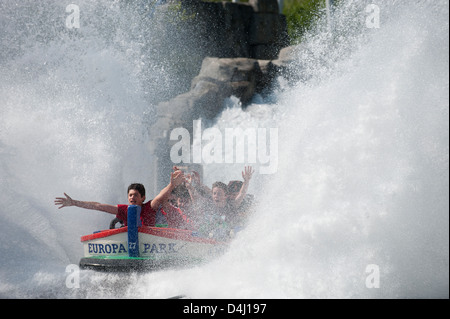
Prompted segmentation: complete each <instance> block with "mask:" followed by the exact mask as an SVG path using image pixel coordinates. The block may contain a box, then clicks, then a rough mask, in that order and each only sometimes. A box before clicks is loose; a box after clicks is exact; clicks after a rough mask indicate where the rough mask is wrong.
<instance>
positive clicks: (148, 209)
mask: <svg viewBox="0 0 450 319" xmlns="http://www.w3.org/2000/svg"><path fill="white" fill-rule="evenodd" d="M184 180H185V177H184V174H183V172H182V171H180V170H176V171H174V172H173V173H172V174H171V176H170V183H169V185H167V186H166V187H165V188H164V189H163V190H162V191H161V193H160V194H159V195H158V196H157V197H156V198H155V200H150V201H148V202H147V203H144V201H145V188H144V185H142V184H131V185H130V186H129V187H128V204H129V205H138V206H141V222H142V225H144V226H152V227H154V226H155V222H156V212H157V211H158V209H160V208H161V206H163V207H165V206H166V205H165V203H162V200H165V199H166V194H167V193H168V192H171V191H172V190H173V189H174V188H175V187H176V186H178V185H180V184H181V183H182V182H183V181H184ZM64 195H65V196H66V197H56V199H55V205H60V207H58V208H59V209H61V208H63V207H69V206H76V207H80V208H85V209H93V210H98V211H102V212H106V213H109V214H113V215H116V217H117V218H118V219H120V220H122V221H123V222H124V224H125V225H126V224H127V215H128V205H109V204H102V203H97V202H87V201H80V200H74V199H72V198H71V197H70V196H69V195H67V194H66V193H64ZM166 214H167V216H166V217H167V221H168V226H169V227H171V228H191V226H190V225H188V223H189V222H188V220H187V218H186V217H185V216H183V213H182V212H181V211H180V210H174V209H167V211H166Z"/></svg>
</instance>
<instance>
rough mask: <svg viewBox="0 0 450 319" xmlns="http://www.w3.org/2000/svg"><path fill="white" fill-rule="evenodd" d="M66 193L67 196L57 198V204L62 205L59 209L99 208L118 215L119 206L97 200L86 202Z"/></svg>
mask: <svg viewBox="0 0 450 319" xmlns="http://www.w3.org/2000/svg"><path fill="white" fill-rule="evenodd" d="M64 195H65V196H66V197H65V198H64V197H56V199H55V205H61V206H60V207H58V209H61V208H63V207H69V206H76V207H80V208H85V209H93V210H99V211H102V212H106V213H109V214H114V215H116V214H117V213H118V211H119V210H118V208H117V206H114V205H108V204H102V203H97V202H85V201H81V200H75V199H72V198H71V197H70V196H69V195H67V194H66V193H64Z"/></svg>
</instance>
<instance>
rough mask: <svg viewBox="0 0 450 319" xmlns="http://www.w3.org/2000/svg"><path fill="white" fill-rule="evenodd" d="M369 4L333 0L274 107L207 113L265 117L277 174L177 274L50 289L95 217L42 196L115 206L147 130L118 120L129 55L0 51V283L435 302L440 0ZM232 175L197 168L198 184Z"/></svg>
mask: <svg viewBox="0 0 450 319" xmlns="http://www.w3.org/2000/svg"><path fill="white" fill-rule="evenodd" d="M367 4H369V2H367V3H363V2H355V1H344V3H343V4H342V8H341V9H339V10H336V12H335V16H334V19H333V26H334V28H335V29H334V31H333V34H330V33H328V32H327V30H326V28H325V29H324V30H319V31H317V32H312V33H311V35H307V36H306V37H305V39H306V40H305V42H304V44H303V45H302V46H301V48H299V52H298V63H297V70H296V71H297V72H299V73H300V74H301V77H302V78H303V79H304V81H303V82H301V83H299V84H298V85H297V86H295V87H292V88H287V89H285V90H284V91H283V92H278V93H277V94H276V100H277V102H276V103H275V104H271V105H258V104H254V105H251V106H250V107H249V108H248V109H247V111H242V110H241V109H239V108H237V107H234V108H229V109H226V110H225V111H224V112H223V114H222V115H221V117H220V118H219V119H218V120H217V123H216V124H215V125H216V127H218V128H220V129H222V128H225V127H228V126H229V125H232V126H234V127H242V128H245V127H248V126H250V127H256V126H260V127H274V126H276V127H278V129H279V154H278V158H279V164H278V165H279V166H278V172H277V174H274V175H273V176H270V178H264V179H262V178H260V177H258V176H256V177H255V179H254V180H253V181H252V182H253V184H252V189H251V190H252V192H253V193H255V195H256V196H257V198H258V199H259V205H258V206H257V207H256V212H255V213H254V215H253V216H252V219H251V221H250V223H249V225H248V227H247V228H246V229H245V230H244V231H242V232H241V233H239V234H238V236H237V237H236V238H235V240H234V241H233V243H232V245H231V247H230V249H229V251H228V253H227V254H225V255H224V256H223V257H221V258H220V259H218V260H216V261H213V262H212V263H210V264H207V265H204V266H202V267H197V268H193V269H186V270H178V271H174V270H170V271H162V272H156V273H150V274H142V275H112V274H101V273H93V272H89V271H86V272H82V273H81V278H80V288H78V289H69V288H67V287H66V286H65V285H64V281H65V278H66V275H67V274H66V273H65V272H64V270H65V266H66V265H67V264H68V263H76V262H77V259H78V258H79V257H80V254H81V244H80V243H79V236H80V235H81V234H86V233H89V232H91V231H93V230H96V229H98V228H102V227H104V225H107V222H108V218H109V216H106V217H105V216H103V215H101V214H100V213H99V214H96V213H92V212H90V211H79V210H76V209H73V210H72V209H69V210H68V211H64V212H63V211H57V210H56V209H55V207H54V206H53V202H52V201H53V198H54V196H56V195H60V194H61V193H62V192H63V191H67V192H68V193H69V194H73V195H76V196H77V197H78V198H80V199H86V200H98V201H103V202H109V203H115V202H117V201H118V200H120V198H122V199H123V200H124V201H125V200H126V199H125V198H124V196H123V194H122V193H123V190H124V189H125V188H126V186H127V184H128V183H129V181H130V179H134V178H137V177H142V174H148V175H146V177H145V178H147V179H150V178H151V172H148V173H147V172H146V171H145V167H143V166H140V164H139V163H141V162H142V161H143V160H144V159H145V160H147V159H146V158H145V157H146V156H147V154H146V153H145V151H144V150H143V151H141V152H140V153H138V154H139V155H138V158H137V159H135V160H134V162H133V163H131V166H130V163H129V158H128V157H127V156H126V153H127V152H129V151H131V149H133V148H132V147H131V146H130V143H129V140H130V139H131V140H133V142H137V144H138V145H144V144H145V143H146V142H147V140H146V139H149V138H150V139H151V137H148V136H145V134H144V133H143V132H145V131H146V130H145V128H143V127H141V126H138V127H136V128H133V129H131V130H130V129H129V127H130V123H136V122H139V119H140V118H141V115H142V113H144V112H145V110H146V104H145V101H144V99H143V98H142V96H143V95H144V94H143V93H142V92H140V91H139V90H138V89H136V88H137V87H138V86H137V85H136V84H137V83H139V81H140V80H141V78H140V77H139V76H137V74H138V73H139V72H138V71H137V69H139V67H138V66H139V61H140V60H139V59H129V58H127V52H128V54H132V52H133V51H126V50H125V51H121V50H112V49H111V47H110V46H102V45H98V46H88V47H86V46H85V45H84V44H82V43H81V44H80V43H79V44H78V45H79V50H84V51H83V54H82V55H80V54H79V53H80V51H79V50H77V51H75V52H74V51H73V47H72V46H70V45H69V44H68V43H71V44H72V42H64V41H62V42H61V43H59V42H56V43H55V42H54V41H50V43H49V44H48V45H38V46H33V49H34V50H35V51H33V52H30V51H27V49H26V48H25V49H24V50H25V52H24V54H23V55H22V56H21V58H19V59H15V60H13V61H11V62H5V63H3V64H2V71H3V72H1V74H2V78H1V87H0V97H1V99H2V102H1V104H2V105H1V119H0V160H1V162H0V163H1V165H0V177H1V179H2V182H1V186H0V187H1V193H0V194H1V195H0V199H1V200H0V202H1V204H2V208H1V210H0V215H1V216H2V219H3V224H2V226H1V233H0V234H1V243H2V244H1V246H0V247H1V248H0V249H1V255H2V259H1V262H0V295H2V296H15V297H35V296H50V297H55V296H64V297H87V298H99V297H137V298H140V297H148V298H164V297H170V296H173V295H179V294H185V295H187V296H189V297H192V298H399V297H400V298H401V297H409V298H414V297H420V298H427V297H439V298H448V282H449V276H448V273H449V271H448V269H449V255H448V252H449V218H448V217H449V215H448V208H449V207H448V201H449V198H448V192H449V189H448V180H449V179H448V178H449V175H448V137H449V130H448V128H449V127H448V126H449V125H448V116H449V114H448V108H449V96H448V90H449V81H448V75H449V74H448V67H449V63H448V62H449V61H448V53H449V41H448V31H449V30H448V21H449V19H448V1H408V2H405V3H403V2H402V3H401V2H400V1H390V2H383V3H380V4H378V5H379V8H380V15H381V16H380V28H378V29H369V28H367V26H366V19H365V18H366V17H367V13H366V11H365V8H366V5H367ZM80 30H82V28H80ZM21 40H24V39H21ZM130 45H131V44H130ZM42 57H45V59H44V58H42ZM68 57H69V58H68ZM74 62H75V64H76V65H77V68H73V63H74ZM49 66H50V67H49ZM27 67H28V69H27ZM95 68H103V70H104V72H98V73H97V72H92V70H93V69H95ZM105 72H106V73H105ZM119 78H120V81H119V80H118V79H119ZM130 100H131V101H132V104H133V105H135V106H136V108H134V109H133V110H134V111H133V112H131V113H130V112H129V108H128V107H127V105H129V104H130V103H129V101H130ZM230 123H232V124H230ZM142 126H144V124H142ZM118 132H120V133H118ZM123 132H125V134H122V133H123ZM142 149H143V148H142ZM124 154H125V155H124ZM239 169H242V168H240V167H237V166H220V167H217V166H214V165H210V166H206V167H205V173H206V175H207V176H208V179H209V180H207V182H210V181H214V180H223V181H227V180H231V179H236V178H239V174H240V171H239ZM118 172H119V173H118ZM145 178H144V179H145ZM141 180H142V179H141ZM42 247H44V248H42ZM38 249H39V251H38ZM3 256H8V257H9V258H4V257H3ZM376 276H378V278H375V277H376ZM24 278H26V279H27V280H28V283H27V285H26V287H25V285H23V284H21V282H22V281H23V280H24Z"/></svg>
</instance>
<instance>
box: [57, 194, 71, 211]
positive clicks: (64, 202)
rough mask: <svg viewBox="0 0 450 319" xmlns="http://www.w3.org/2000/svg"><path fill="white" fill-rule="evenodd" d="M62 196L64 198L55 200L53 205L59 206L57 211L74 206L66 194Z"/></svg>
mask: <svg viewBox="0 0 450 319" xmlns="http://www.w3.org/2000/svg"><path fill="white" fill-rule="evenodd" d="M64 195H65V196H66V197H65V198H64V197H56V198H55V205H61V206H60V207H58V209H61V208H63V207H69V206H74V201H73V199H72V198H71V197H70V196H69V195H67V194H66V193H64Z"/></svg>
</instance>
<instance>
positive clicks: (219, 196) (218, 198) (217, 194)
mask: <svg viewBox="0 0 450 319" xmlns="http://www.w3.org/2000/svg"><path fill="white" fill-rule="evenodd" d="M212 198H213V201H214V204H216V206H218V207H224V206H225V205H226V203H227V195H226V194H225V191H224V190H223V189H222V188H220V187H214V188H213V190H212Z"/></svg>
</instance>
